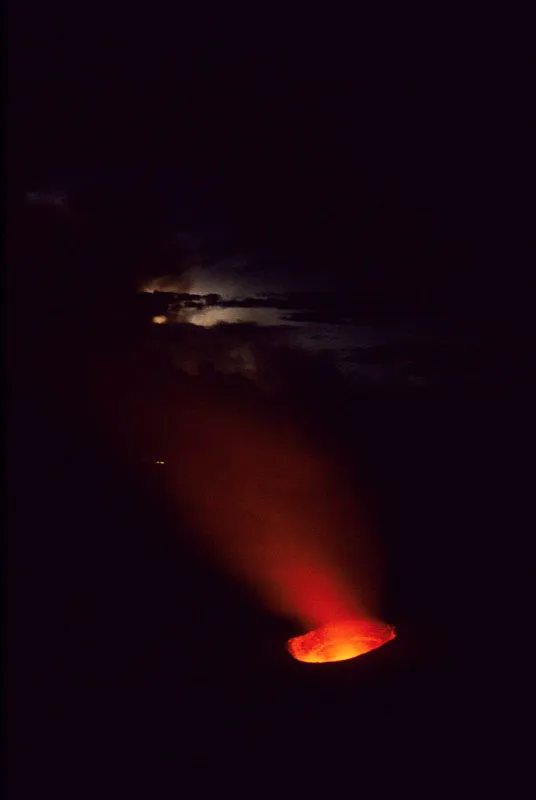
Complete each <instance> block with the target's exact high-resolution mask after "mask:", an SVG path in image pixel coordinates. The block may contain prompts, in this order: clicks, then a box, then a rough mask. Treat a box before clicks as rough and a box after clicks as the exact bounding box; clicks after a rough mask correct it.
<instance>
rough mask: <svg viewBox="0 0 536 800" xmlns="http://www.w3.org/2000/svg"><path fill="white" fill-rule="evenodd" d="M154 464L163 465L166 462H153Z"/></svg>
mask: <svg viewBox="0 0 536 800" xmlns="http://www.w3.org/2000/svg"><path fill="white" fill-rule="evenodd" d="M154 463H155V464H165V463H166V462H165V461H155V462H154Z"/></svg>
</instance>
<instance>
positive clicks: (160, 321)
mask: <svg viewBox="0 0 536 800" xmlns="http://www.w3.org/2000/svg"><path fill="white" fill-rule="evenodd" d="M153 322H154V324H155V325H165V324H166V322H167V317H166V316H165V315H164V314H158V315H157V316H156V317H153Z"/></svg>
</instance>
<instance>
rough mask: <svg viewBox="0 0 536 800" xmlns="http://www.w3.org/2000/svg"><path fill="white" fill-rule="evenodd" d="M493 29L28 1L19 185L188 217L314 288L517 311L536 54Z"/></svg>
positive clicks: (14, 31) (13, 164) (12, 162)
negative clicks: (490, 301) (474, 301)
mask: <svg viewBox="0 0 536 800" xmlns="http://www.w3.org/2000/svg"><path fill="white" fill-rule="evenodd" d="M30 20H31V24H30V22H29V21H30ZM488 22H489V23H490V25H491V22H490V21H489V20H488ZM492 28H493V26H492V27H490V29H489V31H488V32H487V33H486V31H485V30H484V29H483V28H482V27H480V29H474V28H473V27H472V26H471V25H470V24H469V20H467V19H465V20H464V21H463V25H462V24H461V23H460V21H458V20H455V19H452V20H446V19H443V18H441V17H440V16H439V15H438V16H437V17H435V16H431V17H430V18H425V17H422V16H420V17H419V18H418V19H416V20H415V21H412V20H411V19H409V18H404V19H397V18H396V17H393V16H390V17H389V18H388V19H387V20H384V21H383V22H382V23H378V21H375V20H374V21H373V20H372V19H363V20H362V23H361V24H360V25H356V24H353V25H349V24H346V23H345V22H344V20H342V19H339V18H337V17H336V15H335V14H334V15H333V17H332V18H327V19H326V18H325V17H323V16H322V17H320V18H314V17H313V16H312V15H309V16H308V17H307V18H303V17H301V16H296V17H294V18H292V16H291V15H288V14H287V15H285V16H284V17H280V16H278V15H277V14H276V13H275V12H272V13H268V12H265V13H260V12H258V11H257V10H256V11H255V12H250V14H249V15H248V14H243V13H242V14H241V15H239V16H237V17H236V18H232V17H230V16H229V15H228V13H227V12H225V13H224V12H222V11H220V12H217V13H212V14H211V13H209V12H200V13H197V14H196V13H194V12H188V14H182V13H179V12H177V14H176V16H175V17H172V18H170V19H169V18H168V19H164V18H162V17H159V16H158V15H157V14H154V15H151V16H150V17H147V16H146V15H145V14H144V13H143V12H135V11H132V10H129V13H128V15H127V16H125V15H124V14H123V13H119V12H116V13H115V14H114V13H110V11H109V10H108V9H107V10H106V14H102V13H100V12H99V11H98V9H97V8H95V7H91V10H90V11H88V12H85V13H84V12H82V11H81V10H80V9H79V8H78V7H77V8H76V9H67V8H61V7H57V6H53V7H50V6H47V7H46V8H44V7H39V6H37V5H36V6H35V7H34V6H33V5H31V4H30V5H28V4H24V3H21V4H17V7H16V8H15V7H14V8H13V9H12V12H11V23H10V35H9V43H10V56H9V81H8V84H9V95H10V102H9V109H10V113H9V120H8V122H9V145H8V175H9V176H10V177H11V178H12V181H13V182H14V183H15V184H17V185H18V186H23V187H24V188H26V186H25V185H28V184H31V183H36V182H37V183H39V182H40V181H41V182H43V183H45V184H47V183H50V182H51V181H52V182H56V183H57V184H60V185H64V184H66V185H69V186H73V185H75V186H76V187H77V189H79V187H80V186H84V187H87V186H88V184H91V185H92V186H93V189H94V190H95V188H96V191H97V194H100V195H101V198H102V196H106V197H107V198H108V207H109V208H111V209H117V207H119V206H121V207H123V209H124V208H127V209H129V208H131V207H133V204H137V205H138V206H139V207H143V208H144V210H146V209H147V208H149V207H151V209H152V215H153V217H156V216H158V213H157V212H156V211H155V209H156V208H158V209H160V208H161V209H162V210H163V211H164V210H166V211H168V212H169V209H171V208H173V209H176V208H177V207H178V208H179V209H187V213H188V214H189V216H190V218H196V219H197V220H198V221H199V220H201V221H203V220H206V221H207V222H208V221H209V220H210V221H217V222H218V223H219V224H220V225H221V226H223V228H225V229H226V231H227V236H228V238H229V240H230V241H232V242H233V244H234V246H238V247H239V248H241V249H246V250H247V249H250V250H254V251H257V252H261V253H263V254H269V255H270V256H273V257H272V262H273V261H274V260H275V261H277V262H278V263H280V264H282V265H283V267H282V268H283V269H286V270H289V269H290V270H291V271H293V272H295V273H298V274H301V275H303V276H304V279H305V280H306V276H307V274H309V273H311V272H313V273H316V277H315V281H316V282H318V275H320V276H321V277H322V276H325V280H326V283H327V284H330V283H335V284H337V286H339V285H342V286H348V287H352V288H357V289H361V288H365V289H371V290H373V291H376V292H378V291H379V292H382V293H386V294H390V293H394V294H401V295H405V294H409V295H415V294H422V293H424V294H429V295H430V296H434V295H436V294H439V295H440V296H444V295H452V294H454V295H458V294H460V293H461V294H463V293H464V292H465V291H468V292H469V294H470V295H471V296H474V295H475V292H476V294H481V293H482V292H483V293H484V294H486V293H487V294H489V297H490V298H497V297H499V296H500V297H501V298H503V297H504V295H505V292H504V286H503V285H502V284H503V276H504V271H505V267H504V261H505V259H508V260H511V261H514V262H515V263H514V264H512V263H510V264H508V269H507V272H508V278H507V282H508V284H509V287H511V288H512V290H513V291H512V294H513V295H515V294H516V291H517V290H516V288H515V283H516V278H515V276H518V275H519V277H520V279H521V275H522V273H523V269H524V266H525V264H522V262H523V261H526V262H530V258H529V257H528V248H529V247H530V246H531V238H532V237H531V236H530V232H529V228H528V226H529V221H530V217H531V209H532V204H531V203H530V202H529V200H530V198H529V188H530V175H531V170H532V168H533V163H532V161H531V158H530V153H531V147H530V141H531V137H532V136H533V134H534V119H535V117H534V113H533V107H532V103H531V93H530V91H529V90H530V65H531V56H530V51H529V50H528V48H526V47H525V46H524V42H523V41H522V37H521V34H520V30H521V28H520V30H519V31H515V30H514V31H513V37H510V34H508V35H507V34H506V33H501V35H500V37H499V34H498V32H497V30H494V29H492ZM127 214H128V212H127ZM492 259H494V260H495V263H494V264H493V268H490V263H491V260H492ZM327 264H329V268H326V265H327ZM497 271H498V277H497ZM492 274H493V275H494V276H495V277H492Z"/></svg>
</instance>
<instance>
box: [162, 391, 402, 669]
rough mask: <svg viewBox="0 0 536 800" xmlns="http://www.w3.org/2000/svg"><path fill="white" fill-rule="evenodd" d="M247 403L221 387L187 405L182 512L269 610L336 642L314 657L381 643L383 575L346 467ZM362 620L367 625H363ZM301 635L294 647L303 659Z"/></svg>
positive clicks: (268, 411) (179, 478) (179, 483)
mask: <svg viewBox="0 0 536 800" xmlns="http://www.w3.org/2000/svg"><path fill="white" fill-rule="evenodd" d="M246 400H247V403H246V402H244V404H243V405H242V406H241V407H240V406H236V405H235V401H234V399H233V402H232V403H227V402H226V396H225V395H224V394H223V393H222V394H221V395H218V396H217V397H214V398H213V397H211V396H203V398H202V402H201V401H199V402H196V403H195V404H194V403H192V404H191V405H190V406H189V408H188V414H185V415H184V418H183V420H182V425H181V450H182V453H183V459H184V460H186V461H187V469H183V470H180V471H178V470H177V471H173V476H174V486H175V491H176V496H177V499H178V500H179V502H180V503H181V506H182V513H183V514H185V518H186V519H189V521H190V522H191V524H192V529H193V530H195V531H197V532H198V533H199V534H200V535H201V536H202V537H203V538H204V541H205V544H206V545H207V547H208V548H209V549H211V550H212V551H213V553H214V554H215V555H217V556H218V557H219V558H220V559H221V560H222V561H223V563H224V564H225V565H226V566H227V567H229V568H230V569H231V571H232V572H233V573H234V574H235V576H236V577H237V578H239V579H242V580H244V581H245V582H247V583H249V584H250V585H251V586H252V587H254V588H255V590H256V591H257V593H258V595H259V597H260V599H261V600H262V601H263V602H264V603H265V604H266V605H267V606H268V608H269V609H270V610H271V611H273V612H275V613H276V614H281V615H283V616H288V617H290V618H291V619H294V620H296V621H299V623H301V625H303V626H304V627H303V629H304V630H315V631H316V630H317V629H319V630H321V631H323V632H324V638H325V639H327V640H329V642H331V640H332V639H334V640H335V643H336V650H335V649H334V648H333V646H332V647H331V650H330V654H329V655H324V657H323V658H320V657H317V658H310V659H309V660H317V661H321V660H326V661H327V660H335V659H343V658H354V657H355V656H356V655H360V654H362V653H365V652H367V651H368V650H372V649H374V648H375V647H379V646H380V645H381V644H383V643H384V642H386V641H388V640H389V639H390V638H392V637H393V635H394V634H393V632H392V629H390V628H386V626H384V625H382V624H381V623H377V622H373V621H372V620H373V617H374V609H375V599H376V598H375V592H376V591H377V587H378V583H379V581H378V571H377V570H376V568H375V566H376V561H375V558H374V552H373V550H372V548H369V547H367V541H366V539H367V533H368V531H367V526H366V524H365V522H364V521H363V519H364V517H363V515H362V513H361V508H360V505H359V502H358V497H357V496H356V493H355V492H354V491H352V487H351V485H350V484H349V483H347V481H346V474H345V472H344V471H343V470H342V469H340V468H339V467H338V465H337V463H336V460H335V459H334V458H333V457H332V456H330V455H328V454H326V453H323V452H322V451H320V450H319V449H317V448H316V447H315V445H314V442H312V441H311V440H308V439H306V438H305V436H304V435H303V433H302V431H301V430H300V428H299V427H298V426H297V425H296V423H295V422H294V420H293V419H292V418H290V419H289V418H288V417H286V416H285V415H284V414H282V413H279V414H278V413H277V411H276V410H274V409H273V407H270V406H269V404H268V403H267V404H266V405H265V404H264V402H260V401H259V402H258V403H254V402H252V401H251V397H250V396H249V395H248V396H247V397H246ZM347 620H352V621H354V622H353V623H352V624H350V626H348V624H347V623H345V624H342V622H343V621H347ZM355 620H366V622H361V623H359V625H358V627H357V631H356V623H355ZM334 622H337V623H340V624H337V626H336V628H334ZM349 627H350V628H351V630H349V629H348V628H349ZM342 629H344V633H343V632H342ZM308 636H309V634H308ZM298 641H300V640H292V642H291V643H290V644H289V649H290V652H291V653H292V654H293V655H294V656H295V657H296V658H300V657H302V658H303V657H305V655H306V654H305V651H302V649H301V647H300V645H299V644H298ZM307 641H309V640H307ZM324 649H326V648H324ZM302 652H303V656H300V654H301V653H302ZM326 652H327V650H326ZM306 660H307V659H306Z"/></svg>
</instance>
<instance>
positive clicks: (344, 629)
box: [287, 620, 396, 664]
mask: <svg viewBox="0 0 536 800" xmlns="http://www.w3.org/2000/svg"><path fill="white" fill-rule="evenodd" d="M395 635H396V634H395V631H394V628H393V627H392V626H391V625H384V624H383V623H381V622H376V621H374V620H349V621H344V622H335V623H330V624H328V625H323V626H322V627H320V628H316V629H315V630H313V631H310V632H309V633H306V634H304V635H303V636H297V637H296V638H295V639H290V640H289V642H288V645H287V646H288V650H289V652H290V654H291V655H292V656H294V658H295V659H297V661H306V662H307V663H310V664H323V663H326V662H328V661H347V660H348V659H350V658H357V656H362V655H364V654H365V653H369V652H370V651H371V650H376V648H378V647H381V646H382V644H386V643H387V642H389V641H391V639H394V638H395Z"/></svg>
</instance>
